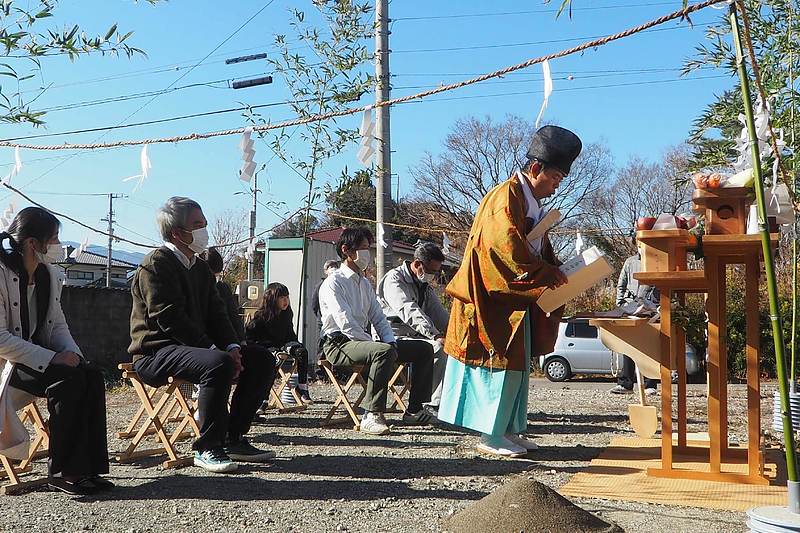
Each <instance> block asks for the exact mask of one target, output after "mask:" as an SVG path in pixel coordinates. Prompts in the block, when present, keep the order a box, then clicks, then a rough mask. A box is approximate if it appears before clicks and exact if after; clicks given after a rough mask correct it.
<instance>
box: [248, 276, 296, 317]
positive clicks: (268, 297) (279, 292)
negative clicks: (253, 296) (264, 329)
mask: <svg viewBox="0 0 800 533" xmlns="http://www.w3.org/2000/svg"><path fill="white" fill-rule="evenodd" d="M282 296H289V288H288V287H286V285H284V284H283V283H270V284H269V285H267V290H266V291H264V296H262V297H261V304H260V305H259V306H258V311H256V312H255V314H254V315H253V319H256V320H264V321H265V322H269V321H270V320H272V319H273V318H275V317H277V316H278V315H279V314H281V310H280V309H279V308H278V299H279V298H281V297H282ZM286 310H287V311H289V312H291V311H292V308H291V306H289V307H287V308H286Z"/></svg>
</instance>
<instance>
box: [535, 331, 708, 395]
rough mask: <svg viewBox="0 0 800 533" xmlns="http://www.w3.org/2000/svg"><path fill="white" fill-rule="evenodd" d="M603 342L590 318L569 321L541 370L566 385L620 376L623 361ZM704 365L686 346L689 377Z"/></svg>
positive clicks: (541, 359)
mask: <svg viewBox="0 0 800 533" xmlns="http://www.w3.org/2000/svg"><path fill="white" fill-rule="evenodd" d="M619 355H620V354H617V353H616V352H612V351H611V350H609V349H608V348H606V347H605V345H604V344H603V343H602V342H601V341H600V338H599V335H598V332H597V328H596V327H594V326H592V325H590V324H589V319H588V318H573V319H565V320H564V321H562V322H561V324H559V327H558V339H557V340H556V345H555V347H554V348H553V351H552V352H551V353H549V354H547V355H542V356H540V357H539V366H540V367H541V368H542V370H543V371H544V374H545V376H547V379H549V380H550V381H566V380H568V379H569V378H571V377H572V376H573V375H575V374H609V375H614V376H616V375H617V372H618V371H619V370H620V369H621V367H622V358H621V357H620V356H619ZM702 367H703V362H702V361H701V360H700V359H699V358H698V357H697V354H696V351H695V349H694V348H693V347H692V346H690V345H689V344H687V345H686V373H687V374H689V375H694V374H697V373H699V372H700V371H701V370H702Z"/></svg>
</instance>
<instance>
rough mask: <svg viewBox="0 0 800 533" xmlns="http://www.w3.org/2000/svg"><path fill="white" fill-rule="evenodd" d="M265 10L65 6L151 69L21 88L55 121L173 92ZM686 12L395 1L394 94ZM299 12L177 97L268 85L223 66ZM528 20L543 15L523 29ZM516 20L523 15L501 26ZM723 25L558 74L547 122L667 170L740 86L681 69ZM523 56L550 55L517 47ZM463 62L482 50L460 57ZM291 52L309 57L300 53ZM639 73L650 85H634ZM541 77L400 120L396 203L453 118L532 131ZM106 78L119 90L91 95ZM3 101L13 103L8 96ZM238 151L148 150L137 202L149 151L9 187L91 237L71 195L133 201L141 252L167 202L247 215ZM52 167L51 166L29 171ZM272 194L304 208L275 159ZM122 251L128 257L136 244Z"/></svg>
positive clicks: (74, 233)
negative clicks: (137, 177)
mask: <svg viewBox="0 0 800 533" xmlns="http://www.w3.org/2000/svg"><path fill="white" fill-rule="evenodd" d="M265 3H266V0H258V1H256V0H236V1H234V2H226V3H221V2H218V1H211V0H171V1H169V2H167V3H165V4H160V5H157V6H150V5H148V4H146V3H142V2H140V3H138V4H137V3H134V2H133V1H132V0H63V1H62V2H61V3H60V4H59V8H58V10H57V12H56V13H57V15H58V16H57V17H56V18H54V19H50V21H52V23H54V24H65V23H67V22H78V23H80V24H81V25H82V26H83V27H84V29H85V30H87V33H104V32H105V30H106V29H107V28H108V27H109V26H110V25H111V24H112V23H114V22H118V23H119V25H120V28H121V29H123V30H125V31H127V30H129V29H132V30H134V31H135V34H134V35H133V37H132V38H131V40H130V42H131V44H133V45H135V46H137V47H140V48H143V49H145V50H146V51H147V54H148V57H147V58H143V57H136V58H134V59H131V60H128V59H125V58H119V59H114V58H108V57H106V58H103V57H84V58H81V59H79V60H77V61H75V62H73V63H70V62H69V61H68V60H67V59H65V58H63V57H52V58H45V59H44V60H43V61H42V73H41V75H39V76H37V77H36V78H34V79H31V80H28V81H26V82H24V84H23V85H22V90H26V91H32V92H29V93H27V94H28V96H35V95H36V94H38V93H37V92H36V91H37V90H39V89H40V88H41V87H43V86H50V88H49V89H47V90H46V91H45V92H44V93H43V94H42V95H41V96H40V97H39V98H38V100H37V101H36V105H38V106H40V107H42V108H48V107H54V106H60V105H65V104H73V103H76V102H84V101H89V100H96V99H101V98H108V97H115V96H122V95H130V94H133V93H141V92H147V91H157V90H160V89H164V88H166V87H168V86H170V84H172V83H173V82H174V81H175V80H176V79H177V78H178V77H179V76H181V75H183V74H185V72H186V70H187V68H186V67H187V66H191V65H193V64H195V63H197V61H199V60H200V59H201V58H203V57H204V56H205V55H206V54H208V53H209V52H210V51H211V50H213V49H214V48H215V47H216V46H217V45H218V44H219V43H220V42H222V40H223V39H225V38H226V37H227V36H229V35H230V34H231V33H232V32H233V31H234V30H235V29H236V28H237V27H238V26H239V25H241V24H242V23H243V22H244V21H245V20H247V19H248V18H249V17H250V16H252V15H253V13H255V12H256V11H258V10H259V9H260V8H261V7H263V6H264V5H265ZM556 3H558V2H556ZM680 5H681V0H673V1H663V0H662V1H658V0H652V1H647V0H630V1H623V0H575V6H576V8H577V9H576V10H575V11H574V13H573V17H572V19H571V20H570V19H569V18H568V17H567V16H562V17H561V18H559V19H558V20H556V18H555V16H554V13H552V12H548V10H552V8H553V6H549V5H543V4H542V3H541V2H540V1H538V0H534V1H528V2H519V1H517V2H513V1H507V0H496V1H494V2H491V3H487V2H479V1H472V0H470V1H466V0H462V1H459V2H454V1H449V2H442V1H440V2H421V1H418V0H404V1H399V0H398V1H395V2H392V5H391V7H390V16H391V17H392V18H393V19H395V22H394V23H393V24H392V35H391V49H392V51H393V53H392V56H391V70H392V73H393V74H394V77H393V80H392V81H393V88H394V89H393V93H392V95H393V96H400V95H404V94H411V93H415V92H419V91H421V90H423V89H422V87H427V86H431V85H437V84H439V83H441V82H444V83H450V82H454V81H458V80H461V79H466V78H468V77H471V76H472V75H475V74H480V73H484V72H489V71H493V70H496V69H499V68H501V67H504V66H507V65H511V64H515V63H519V62H521V61H523V60H525V59H527V58H530V57H535V56H539V55H543V54H546V53H550V52H553V51H557V50H560V49H563V48H568V47H571V46H574V45H576V44H578V43H579V42H581V41H582V40H588V39H589V38H594V37H597V36H601V35H605V34H609V33H614V32H617V31H620V30H623V29H626V28H628V27H630V26H634V25H638V24H640V23H642V22H644V21H647V20H650V19H653V18H656V17H658V16H660V15H662V14H664V13H667V12H670V11H672V10H674V9H677V8H678V7H679V6H680ZM620 6H623V7H620ZM289 8H297V9H304V10H308V11H312V7H311V2H310V1H287V0H274V1H273V3H272V4H271V5H270V6H269V7H268V8H267V9H266V10H264V12H263V13H261V14H260V15H259V16H258V17H257V18H255V19H254V20H253V21H252V22H251V23H250V24H249V25H248V26H247V27H246V28H244V29H243V30H242V31H240V32H239V33H238V34H237V35H236V36H235V37H233V38H232V39H230V41H229V42H227V43H226V44H225V45H224V46H223V47H222V48H221V49H220V50H219V51H218V52H216V53H215V54H213V55H212V56H211V57H209V58H208V59H207V60H206V61H205V62H203V63H202V64H201V65H199V66H197V67H196V68H195V69H194V70H192V71H191V73H189V74H188V75H187V76H186V77H185V78H183V79H182V80H180V82H178V84H177V86H183V85H190V84H207V83H208V82H214V81H218V80H225V79H230V78H235V77H242V76H249V75H260V74H265V73H269V72H270V69H269V67H268V65H266V64H265V63H263V62H250V63H243V64H239V65H225V64H224V59H225V58H227V57H232V56H237V55H242V54H251V53H257V52H262V51H263V52H267V53H270V52H273V51H274V50H275V48H274V46H273V45H272V43H273V36H274V34H276V33H284V34H287V38H289V39H293V38H294V37H293V35H292V34H291V30H290V28H289V27H288V24H287V23H288V21H289V18H290V17H289V14H288V9H289ZM587 8H588V9H587ZM520 11H541V12H537V13H524V14H522V13H519V12H520ZM509 12H511V13H516V14H510V15H503V14H502V13H509ZM464 15H479V16H464ZM720 16H721V12H720V11H717V10H714V9H707V10H705V11H704V12H701V13H698V14H695V15H694V16H693V17H692V20H693V22H694V23H695V25H696V26H695V27H694V28H690V27H689V26H688V25H687V24H686V23H685V22H683V23H676V22H672V23H667V24H665V25H663V26H661V27H660V28H661V30H660V31H654V32H649V33H644V34H639V35H636V36H633V37H631V38H628V39H625V40H622V41H617V42H615V43H611V44H609V45H606V46H603V47H600V48H598V49H596V50H593V51H589V52H585V53H584V54H583V55H575V56H570V57H567V58H564V59H559V60H556V61H553V62H552V63H551V69H552V71H553V77H554V84H555V90H554V93H553V95H552V97H551V99H550V105H549V108H548V110H547V113H546V115H545V119H546V120H550V121H555V122H558V123H559V124H561V125H563V126H565V127H569V128H571V129H573V130H575V131H576V132H578V133H579V135H580V136H581V137H582V138H583V139H584V141H585V142H591V141H595V140H599V139H601V138H602V139H604V140H605V141H606V142H607V143H608V144H609V146H610V147H611V150H612V152H613V154H614V156H615V159H616V162H617V163H618V164H623V163H624V162H625V161H626V160H627V159H628V158H629V157H631V156H634V155H636V156H641V157H644V158H647V159H657V158H659V156H660V154H661V153H662V151H663V150H664V149H666V148H668V147H670V146H672V145H675V144H677V143H680V142H681V141H682V140H684V139H685V137H686V135H687V132H688V131H689V129H690V127H691V123H692V120H693V119H694V118H695V117H696V116H697V115H698V114H699V113H700V112H701V110H702V109H703V107H704V106H705V105H707V104H708V103H709V102H711V101H712V100H713V98H714V95H715V94H719V93H720V92H721V91H723V90H725V89H726V88H729V87H731V86H732V85H733V84H734V82H735V80H734V79H732V78H730V77H728V76H724V75H723V73H722V72H720V71H715V70H706V71H702V72H700V73H695V74H693V75H691V76H689V77H688V79H686V78H684V79H681V78H680V76H679V72H678V70H677V69H679V68H680V66H681V65H682V63H683V61H684V59H685V58H687V57H689V56H690V55H691V54H692V53H693V49H694V47H695V46H697V45H698V44H700V43H702V42H703V32H704V30H705V26H704V24H705V23H708V22H711V21H714V20H716V19H718V18H719V17H720ZM419 17H422V18H421V19H420V18H419ZM543 41H550V42H546V43H543ZM553 41H559V42H553ZM519 43H541V44H524V45H517V44H519ZM509 45H514V46H509ZM465 47H472V48H471V49H466V50H464V49H459V48H465ZM474 47H480V48H474ZM453 48H456V50H452V49H453ZM442 49H451V50H442ZM296 52H297V53H301V54H302V53H310V51H309V50H308V49H303V48H302V47H300V46H299V45H298V49H297V50H296ZM656 69H659V70H658V71H655V70H656ZM660 69H663V70H660ZM635 70H647V72H638V73H637V72H630V71H635ZM567 76H572V79H571V80H567V79H564V78H566V77H567ZM541 77H542V76H541V67H539V66H534V67H532V68H530V69H527V70H525V71H520V72H519V73H514V74H511V75H508V76H506V77H505V78H504V79H500V80H492V81H489V82H485V83H483V84H479V85H475V86H471V87H467V88H464V89H460V90H457V91H453V92H451V93H446V94H443V95H438V96H434V97H432V98H430V101H425V102H421V103H411V104H407V105H401V106H397V107H396V108H394V109H393V110H392V118H391V127H392V129H391V134H392V149H393V152H394V155H393V172H394V173H396V174H397V175H398V178H399V180H400V190H401V194H407V193H409V192H410V191H411V189H412V187H413V183H412V181H411V178H410V177H409V173H408V168H409V166H412V165H414V164H415V163H416V162H417V161H418V160H419V159H420V158H421V156H422V154H423V153H424V151H426V150H427V151H431V152H434V153H436V152H437V151H439V149H440V146H441V142H442V140H443V139H444V137H445V135H446V134H447V132H448V130H449V128H450V126H451V125H452V124H453V122H454V121H455V120H457V119H458V118H462V117H465V116H469V115H477V116H484V115H489V116H491V117H493V118H497V119H501V118H502V117H503V116H504V115H506V114H508V113H515V114H519V115H521V116H524V117H527V118H530V119H531V120H533V119H535V117H536V114H537V113H538V110H539V106H540V105H541V94H540V93H541V90H542V81H541ZM102 78H112V79H106V80H105V81H97V80H99V79H102ZM3 88H4V90H7V89H8V88H7V87H6V86H4V87H3ZM509 93H523V94H509ZM287 96H288V93H287V90H286V88H285V87H284V86H283V83H282V82H281V80H280V79H279V78H277V77H276V79H275V83H273V84H272V85H266V86H261V87H256V88H251V89H246V90H237V91H234V90H232V89H228V88H225V87H224V84H210V85H201V86H198V87H193V88H188V89H184V90H178V91H174V92H172V93H168V94H163V95H161V96H159V97H158V98H157V99H155V100H154V101H153V102H151V103H150V104H148V105H147V106H146V107H145V108H144V109H142V110H140V111H138V112H137V113H136V114H135V115H134V116H133V117H131V118H130V119H128V120H127V121H126V123H130V122H138V121H147V120H155V119H161V118H166V117H171V116H177V115H184V114H190V113H199V112H204V111H211V110H218V109H225V108H232V107H239V106H240V105H241V104H242V102H245V103H247V104H251V105H255V104H263V103H270V102H278V101H282V100H285V99H286V97H287ZM370 99H371V97H370ZM148 100H149V98H143V99H132V100H127V101H123V102H116V103H112V104H104V105H97V106H87V107H80V108H76V109H70V110H63V111H53V112H51V113H49V114H48V115H47V116H46V117H45V119H46V121H47V125H46V127H45V128H44V129H43V128H38V129H34V128H32V127H29V126H23V125H3V126H0V137H2V138H10V137H19V136H24V135H31V134H38V133H51V132H61V131H68V130H74V129H84V128H93V127H100V126H111V125H116V124H119V123H121V122H122V121H123V119H125V118H126V117H128V116H129V115H130V114H131V113H133V112H134V111H136V110H137V109H139V108H140V107H141V106H142V104H144V103H145V102H147V101H148ZM364 101H365V102H366V101H367V100H366V99H365V100H364ZM267 112H268V113H269V114H268V115H267V114H266V113H265V116H269V117H270V118H271V119H272V120H273V121H274V120H281V119H286V118H290V117H291V112H290V110H289V109H288V108H287V107H273V108H268V109H267ZM359 122H360V117H356V116H354V117H350V118H345V119H342V120H341V124H342V125H343V126H347V127H357V125H358V123H359ZM244 125H246V124H245V121H244V119H243V118H242V117H241V115H240V114H239V113H229V114H223V115H216V116H212V117H204V118H196V119H189V120H181V121H175V122H169V123H165V124H159V125H151V126H143V127H132V128H127V129H122V130H117V131H113V132H110V133H107V134H105V135H104V136H103V137H102V139H100V137H101V135H102V134H98V133H88V134H81V135H67V136H58V137H50V138H45V139H36V140H32V141H30V142H34V143H41V144H57V143H63V142H93V141H96V140H102V141H112V140H120V139H126V138H150V137H162V136H172V135H177V134H183V133H189V132H205V131H214V130H221V129H229V128H236V127H241V126H244ZM238 144H239V138H238V137H224V138H218V139H213V140H206V141H198V142H187V143H180V144H176V145H152V146H150V147H149V152H150V159H151V161H152V170H151V174H150V178H149V179H148V180H147V181H146V182H145V183H144V185H143V186H142V187H141V188H140V189H139V190H138V191H137V192H135V193H132V192H131V191H132V189H133V182H126V183H123V182H122V179H123V178H125V177H128V176H131V175H134V174H138V173H139V148H121V149H116V150H107V151H99V152H91V153H79V154H77V155H74V156H73V157H71V158H69V159H63V158H62V159H52V158H53V157H61V156H64V155H70V154H73V152H58V153H53V152H46V153H43V152H36V153H34V152H31V151H28V150H23V151H22V158H23V164H24V168H23V170H22V172H21V173H20V175H19V176H17V177H15V178H14V181H13V183H14V184H15V185H17V186H21V187H22V188H23V190H24V191H26V192H28V193H30V194H31V196H32V197H34V198H35V199H37V200H38V201H41V202H42V203H44V204H45V205H48V206H50V207H52V208H53V209H56V210H59V211H63V212H66V213H69V214H70V215H72V216H75V217H76V218H78V219H80V220H82V221H84V222H86V223H88V224H90V225H93V226H95V227H105V224H104V223H102V222H100V219H101V218H103V217H104V216H105V212H106V209H107V200H106V199H105V198H103V197H100V196H98V197H91V196H66V195H64V194H63V193H67V192H68V193H107V192H123V193H127V194H129V195H130V198H128V199H123V200H119V201H117V202H116V207H117V209H116V211H117V220H118V222H119V227H118V233H119V234H120V235H121V236H124V237H128V238H131V239H133V240H139V241H142V240H146V239H147V240H149V241H151V242H155V241H158V235H157V232H156V230H155V227H154V214H155V208H156V207H157V206H158V205H159V204H160V203H161V202H162V201H163V200H164V199H165V198H167V197H169V196H172V195H184V196H190V197H192V198H195V199H197V200H198V201H199V202H200V203H201V204H202V205H203V206H204V209H205V211H206V214H207V216H208V218H209V219H210V220H213V219H214V218H215V217H217V216H220V215H221V214H223V213H225V212H226V211H227V210H237V209H247V208H248V206H249V203H250V200H249V199H248V197H246V196H244V195H234V193H235V192H237V191H240V190H242V185H241V184H240V183H241V182H239V180H238V177H237V171H238V169H239V167H240V165H241V161H240V153H239V150H238ZM290 149H291V150H294V151H298V152H301V151H303V150H304V147H303V146H302V145H300V144H294V145H292V146H291V147H290ZM357 150H358V148H357V146H356V145H353V147H352V148H351V149H349V150H348V151H346V152H345V153H344V154H342V155H341V156H340V157H338V158H336V159H335V160H331V161H330V162H329V163H328V164H327V165H326V166H325V168H324V169H323V172H322V175H323V176H324V179H325V180H332V179H333V178H334V177H336V176H338V175H339V174H340V172H341V170H342V168H343V166H344V165H347V166H348V167H350V168H351V169H354V168H358V163H357V162H356V159H355V155H356V152H357ZM256 151H257V153H256V161H257V162H265V161H267V160H269V159H270V158H271V156H272V153H271V152H270V151H269V149H268V148H267V147H266V146H265V145H263V144H257V145H256ZM42 158H47V159H44V160H41V161H34V160H35V159H42ZM11 161H13V151H12V150H11V149H7V148H4V149H0V163H7V162H11ZM8 168H9V167H8V165H6V166H4V167H0V172H7V170H3V169H8ZM267 179H268V183H267V184H264V186H263V188H264V189H265V193H266V195H267V196H268V199H271V200H273V201H283V202H285V203H286V204H287V206H288V208H291V209H294V208H298V207H299V206H300V205H301V203H302V196H303V194H302V191H303V190H304V189H305V183H304V182H303V181H302V180H301V179H300V178H299V177H298V176H297V175H295V174H293V173H292V171H291V170H289V169H288V168H287V167H286V166H285V165H283V163H281V162H279V160H278V159H272V161H271V163H270V164H269V167H268V169H267ZM54 193H55V194H54ZM59 193H60V194H59ZM12 200H13V201H14V202H15V203H16V206H17V208H20V207H22V206H24V205H25V202H24V200H22V199H20V198H12V197H10V196H7V195H5V194H0V205H1V206H2V207H3V208H4V207H5V206H6V205H7V204H8V202H9V201H12ZM278 221H279V218H278V217H277V216H276V215H275V214H273V213H270V212H268V211H267V210H265V209H263V208H260V209H259V212H258V227H259V229H267V228H269V227H271V226H272V225H274V224H275V223H277V222H278ZM87 234H88V232H87V231H86V230H84V229H81V228H79V227H77V226H75V225H74V224H72V223H68V222H67V223H65V224H64V229H63V231H62V238H64V239H69V240H74V241H81V240H82V239H83V238H84V237H85V236H86V235H87ZM90 241H91V242H92V243H103V242H104V237H102V236H100V235H96V234H93V235H91V236H90ZM120 247H121V248H126V249H132V247H131V246H130V245H121V246H120Z"/></svg>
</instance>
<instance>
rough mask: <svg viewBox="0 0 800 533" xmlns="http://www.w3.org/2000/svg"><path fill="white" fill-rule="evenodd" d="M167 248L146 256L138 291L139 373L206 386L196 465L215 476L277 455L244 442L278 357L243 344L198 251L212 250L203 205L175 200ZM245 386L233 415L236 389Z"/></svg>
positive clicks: (166, 225) (163, 215)
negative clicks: (230, 399)
mask: <svg viewBox="0 0 800 533" xmlns="http://www.w3.org/2000/svg"><path fill="white" fill-rule="evenodd" d="M157 222H158V226H159V230H160V231H161V236H162V237H163V238H164V246H162V247H161V248H158V249H157V250H155V251H153V252H151V253H150V254H148V255H147V257H145V258H144V260H143V261H142V264H141V266H140V267H139V269H138V270H137V271H136V275H135V277H134V280H133V285H132V287H131V293H132V296H133V310H132V312H131V345H130V347H129V348H128V351H129V352H130V353H131V354H132V355H133V356H134V359H135V362H134V369H135V370H136V372H138V373H139V376H140V377H141V378H142V380H143V381H144V382H145V383H147V384H148V385H151V386H159V385H163V384H165V383H166V382H167V379H168V378H169V377H170V376H172V377H175V378H178V379H183V380H186V381H189V382H190V383H195V384H199V385H200V393H199V398H198V411H199V413H200V438H198V439H197V440H196V441H195V442H194V444H193V445H192V447H193V449H194V450H195V457H194V464H195V465H197V466H200V467H202V468H204V469H206V470H208V471H211V472H230V471H233V470H236V466H237V465H236V464H235V463H233V462H232V459H233V460H236V461H248V462H263V461H267V460H269V459H271V458H273V457H274V456H275V454H274V453H273V452H268V451H262V450H259V449H257V448H255V447H253V446H251V445H250V444H249V443H248V442H247V440H246V439H245V438H244V436H245V434H246V433H247V432H248V431H249V430H250V423H251V421H252V420H253V415H254V414H255V412H256V409H258V406H259V405H260V404H261V401H262V400H263V399H264V396H265V394H266V390H267V386H268V383H269V382H270V379H271V376H272V377H273V378H274V372H275V365H274V361H273V358H271V357H267V354H266V350H264V349H263V348H260V347H258V346H245V347H243V346H240V344H239V342H240V339H239V338H238V336H237V335H236V332H235V331H234V328H233V326H232V325H231V321H230V319H229V318H228V314H227V312H226V308H225V304H224V302H223V301H222V299H221V298H220V295H219V292H218V291H217V288H216V282H215V279H214V275H213V274H212V273H211V270H210V269H209V267H208V265H207V264H206V263H205V261H203V260H202V259H198V258H197V257H196V254H199V253H201V252H203V251H204V250H205V249H206V247H207V245H208V231H207V229H206V226H207V221H206V218H205V216H204V215H203V211H202V209H201V208H200V205H199V204H197V203H196V202H194V201H193V200H190V199H188V198H182V197H173V198H170V199H169V200H167V202H166V203H165V204H164V206H163V207H161V209H160V210H159V212H158V216H157ZM237 379H238V385H237V387H236V391H235V392H234V395H233V400H232V402H231V409H230V413H229V412H228V396H229V395H230V389H231V384H232V382H234V381H235V380H237Z"/></svg>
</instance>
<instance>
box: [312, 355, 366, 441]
mask: <svg viewBox="0 0 800 533" xmlns="http://www.w3.org/2000/svg"><path fill="white" fill-rule="evenodd" d="M317 364H318V365H319V366H320V367H321V368H322V369H323V370H324V371H325V374H327V376H328V379H330V381H331V383H332V384H333V388H334V389H335V390H336V401H335V402H333V407H331V410H330V411H329V412H328V415H327V416H326V417H325V419H324V420H323V421H322V422H321V423H320V425H321V426H322V427H330V426H335V425H338V424H344V423H348V422H353V429H354V430H356V431H358V430H359V429H360V428H361V419H360V418H359V417H358V415H357V414H356V409H358V406H359V405H360V404H361V401H362V400H363V399H364V396H366V395H367V383H366V382H365V381H364V378H363V377H362V375H361V373H362V372H363V371H364V369H365V368H366V366H365V365H353V366H350V367H348V368H350V370H351V371H352V373H351V374H350V378H349V379H348V380H347V381H346V382H344V383H341V382H339V380H338V379H336V374H335V373H334V371H333V365H332V364H331V363H330V362H329V361H327V360H326V359H320V360H319V361H318V362H317ZM356 383H358V384H359V385H361V393H360V394H359V395H358V397H357V398H356V399H355V401H352V402H351V401H350V399H349V398H348V397H347V394H348V393H349V392H350V389H352V388H353V385H355V384H356ZM340 406H344V409H345V410H346V411H347V415H348V416H342V417H339V418H333V415H334V414H336V411H337V410H338V409H339V407H340Z"/></svg>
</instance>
